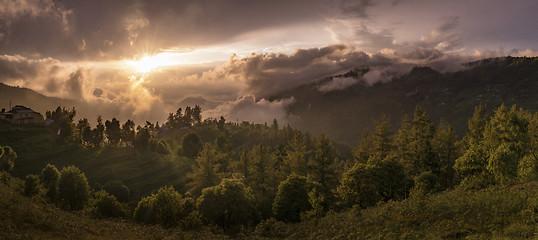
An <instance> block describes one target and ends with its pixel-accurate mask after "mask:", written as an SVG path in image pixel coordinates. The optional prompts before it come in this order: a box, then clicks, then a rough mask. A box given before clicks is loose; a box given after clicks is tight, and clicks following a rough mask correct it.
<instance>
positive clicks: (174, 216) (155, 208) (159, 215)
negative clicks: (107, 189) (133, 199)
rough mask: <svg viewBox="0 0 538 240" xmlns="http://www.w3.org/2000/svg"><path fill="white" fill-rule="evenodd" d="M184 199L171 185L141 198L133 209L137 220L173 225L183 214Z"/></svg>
mask: <svg viewBox="0 0 538 240" xmlns="http://www.w3.org/2000/svg"><path fill="white" fill-rule="evenodd" d="M183 208H184V200H183V197H182V196H181V194H179V193H178V192H177V191H176V190H174V188H173V187H171V186H167V187H163V188H160V189H159V190H158V191H157V193H156V194H153V195H151V196H147V197H144V198H142V200H140V202H138V205H137V206H136V209H135V211H134V219H135V220H136V221H137V222H143V223H150V224H160V225H162V226H164V227H175V226H178V225H179V224H180V223H181V220H182V219H183V218H184V217H185V215H184V211H183Z"/></svg>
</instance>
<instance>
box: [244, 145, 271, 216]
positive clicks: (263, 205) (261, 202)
mask: <svg viewBox="0 0 538 240" xmlns="http://www.w3.org/2000/svg"><path fill="white" fill-rule="evenodd" d="M251 157H252V160H251V163H252V164H251V170H250V176H249V178H248V179H247V182H248V185H249V186H250V187H251V188H252V190H253V191H254V196H255V199H256V208H257V209H258V212H259V213H260V215H261V217H262V218H269V217H270V216H271V215H272V202H273V198H274V195H275V193H276V188H277V186H278V180H277V175H276V172H275V164H274V158H273V157H272V156H271V155H270V154H269V152H268V150H267V148H266V147H265V146H263V145H258V146H256V147H254V149H253V150H252V152H251Z"/></svg>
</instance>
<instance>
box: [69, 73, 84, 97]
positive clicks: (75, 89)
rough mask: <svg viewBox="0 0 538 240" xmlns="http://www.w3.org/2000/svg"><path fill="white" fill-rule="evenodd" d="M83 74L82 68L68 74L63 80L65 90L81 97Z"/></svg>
mask: <svg viewBox="0 0 538 240" xmlns="http://www.w3.org/2000/svg"><path fill="white" fill-rule="evenodd" d="M83 84H84V74H83V71H82V69H78V70H77V71H76V72H73V73H71V74H70V75H69V78H68V79H67V81H66V82H65V88H66V89H65V90H66V91H67V92H69V93H70V95H71V96H74V97H77V96H78V97H83Z"/></svg>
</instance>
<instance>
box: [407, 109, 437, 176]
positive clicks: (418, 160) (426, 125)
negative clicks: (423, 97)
mask: <svg viewBox="0 0 538 240" xmlns="http://www.w3.org/2000/svg"><path fill="white" fill-rule="evenodd" d="M434 134H435V126H434V125H433V123H432V122H431V120H430V118H429V117H428V114H427V113H426V112H425V111H424V110H422V108H420V107H418V106H417V107H416V108H415V114H414V116H413V120H412V121H411V131H410V132H409V136H410V140H411V141H410V142H409V147H410V150H411V151H410V153H411V155H410V159H408V161H410V165H411V169H410V173H411V175H413V176H414V175H417V174H419V173H420V172H423V171H432V172H434V173H435V174H439V173H438V172H437V170H438V169H439V162H438V159H437V156H435V153H434V151H433V147H432V139H433V136H434Z"/></svg>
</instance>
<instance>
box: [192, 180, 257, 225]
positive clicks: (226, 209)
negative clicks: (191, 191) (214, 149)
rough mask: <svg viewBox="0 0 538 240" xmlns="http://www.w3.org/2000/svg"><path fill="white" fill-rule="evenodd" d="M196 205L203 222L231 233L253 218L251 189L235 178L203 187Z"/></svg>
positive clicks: (250, 221)
mask: <svg viewBox="0 0 538 240" xmlns="http://www.w3.org/2000/svg"><path fill="white" fill-rule="evenodd" d="M196 206H197V208H198V211H199V212H200V215H201V217H202V220H203V221H204V222H206V223H209V224H215V225H218V226H220V227H222V229H223V230H224V231H225V232H228V233H232V234H234V233H237V232H238V231H239V230H240V227H241V226H246V225H248V224H249V223H252V222H253V221H254V220H255V210H254V197H253V195H252V191H251V190H250V188H248V187H246V186H245V185H244V184H243V183H241V182H240V181H239V180H236V179H223V180H222V182H221V183H220V184H219V185H217V186H213V187H209V188H206V189H204V190H203V191H202V195H201V196H200V198H198V200H197V202H196Z"/></svg>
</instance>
